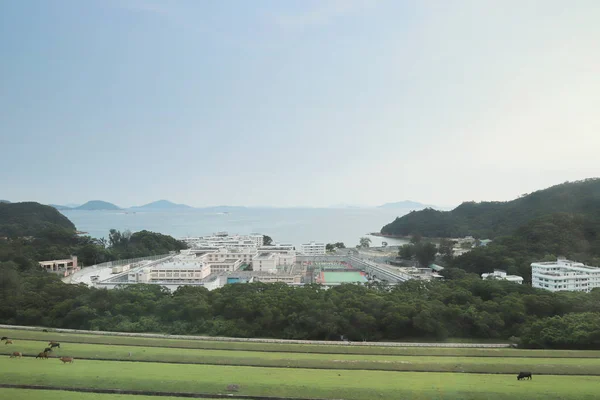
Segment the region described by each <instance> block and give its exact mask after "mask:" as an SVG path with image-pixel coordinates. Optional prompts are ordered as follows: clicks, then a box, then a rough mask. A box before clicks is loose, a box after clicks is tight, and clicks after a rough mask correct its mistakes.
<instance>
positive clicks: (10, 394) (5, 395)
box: [0, 388, 181, 400]
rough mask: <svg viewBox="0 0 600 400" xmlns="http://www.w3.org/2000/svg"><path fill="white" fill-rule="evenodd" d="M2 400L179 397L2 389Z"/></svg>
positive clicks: (163, 399) (169, 399) (178, 399)
mask: <svg viewBox="0 0 600 400" xmlns="http://www.w3.org/2000/svg"><path fill="white" fill-rule="evenodd" d="M0 399H2V400H157V399H160V400H181V397H155V396H137V395H136V396H131V395H126V394H103V393H77V392H65V391H62V390H29V389H2V388H0Z"/></svg>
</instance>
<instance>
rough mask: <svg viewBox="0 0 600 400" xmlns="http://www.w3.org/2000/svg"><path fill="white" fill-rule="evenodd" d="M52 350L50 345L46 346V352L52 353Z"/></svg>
mask: <svg viewBox="0 0 600 400" xmlns="http://www.w3.org/2000/svg"><path fill="white" fill-rule="evenodd" d="M50 352H52V348H50V347H46V348H45V349H44V353H50Z"/></svg>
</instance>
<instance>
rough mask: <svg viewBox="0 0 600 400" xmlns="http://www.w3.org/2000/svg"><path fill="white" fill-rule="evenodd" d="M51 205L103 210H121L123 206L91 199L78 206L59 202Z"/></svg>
mask: <svg viewBox="0 0 600 400" xmlns="http://www.w3.org/2000/svg"><path fill="white" fill-rule="evenodd" d="M48 205H49V206H51V207H54V208H56V209H57V210H86V211H103V210H120V209H121V208H120V207H118V206H116V205H114V204H113V203H109V202H107V201H102V200H90V201H88V202H87V203H85V204H82V205H80V206H78V207H67V206H61V205H58V204H48Z"/></svg>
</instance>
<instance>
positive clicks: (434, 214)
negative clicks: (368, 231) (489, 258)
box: [381, 178, 600, 238]
mask: <svg viewBox="0 0 600 400" xmlns="http://www.w3.org/2000/svg"><path fill="white" fill-rule="evenodd" d="M561 212H564V213H575V214H582V215H589V216H594V217H595V216H599V215H600V179H599V178H593V179H586V180H584V181H578V182H567V183H563V184H560V185H556V186H552V187H550V188H548V189H544V190H539V191H537V192H533V193H530V194H527V195H524V196H521V197H520V198H518V199H515V200H512V201H507V202H481V203H475V202H465V203H463V204H461V205H460V206H458V207H456V208H455V209H454V210H452V211H436V210H433V209H431V208H428V209H425V210H421V211H413V212H411V213H409V214H407V215H404V216H402V217H400V218H396V220H395V221H393V222H392V223H390V224H388V225H386V226H384V227H383V228H382V229H381V233H382V234H388V235H402V236H404V235H415V234H419V235H422V236H426V237H463V236H467V235H471V236H474V237H479V238H494V237H497V236H502V235H508V234H511V233H512V232H514V231H515V230H516V229H517V228H519V227H520V226H523V225H525V224H526V223H528V222H529V221H531V220H533V219H535V218H538V217H542V216H545V215H550V214H554V213H561Z"/></svg>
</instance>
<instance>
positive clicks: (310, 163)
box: [0, 0, 600, 206]
mask: <svg viewBox="0 0 600 400" xmlns="http://www.w3.org/2000/svg"><path fill="white" fill-rule="evenodd" d="M599 21H600V1H597V0H589V1H584V0H574V1H565V0H560V1H551V0H541V1H527V0H514V1H512V0H498V1H481V0H473V1H459V0H456V1H445V0H439V1H427V0H415V1H400V0H388V1H386V0H381V1H376V0H372V1H370V0H339V1H337V0H318V1H311V0H303V1H279V0H272V1H258V0H256V1H224V0H215V1H196V0H189V1H183V0H182V1H176V0H172V1H167V0H163V1H161V0H97V1H94V0H86V1H81V0H71V1H66V0H53V1H47V0H40V1H30V0H19V1H10V0H0V149H1V152H0V169H1V170H2V173H1V174H0V177H1V178H0V198H6V199H8V200H11V201H21V200H36V201H40V202H44V203H59V204H60V203H79V202H84V201H86V200H90V199H103V200H107V201H112V202H115V203H116V204H118V205H120V206H129V205H134V204H140V203H146V202H149V201H152V200H156V199H161V198H168V199H170V200H173V201H176V202H183V203H187V204H190V205H195V206H203V205H217V204H233V205H279V206H288V205H290V206H292V205H293V206H298V205H313V206H319V205H330V204H336V203H342V202H343V203H353V204H381V203H385V202H391V201H399V200H404V199H413V200H417V201H422V202H425V203H432V204H440V205H453V204H458V203H459V202H461V201H463V200H507V199H511V198H514V197H516V196H519V195H520V194H522V193H525V192H530V191H532V190H535V189H538V188H543V187H546V186H550V185H552V184H555V183H560V182H563V181H565V180H576V179H582V178H586V177H593V176H600V156H599V154H600V153H599V151H600V111H599V110H600V22H599Z"/></svg>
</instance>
